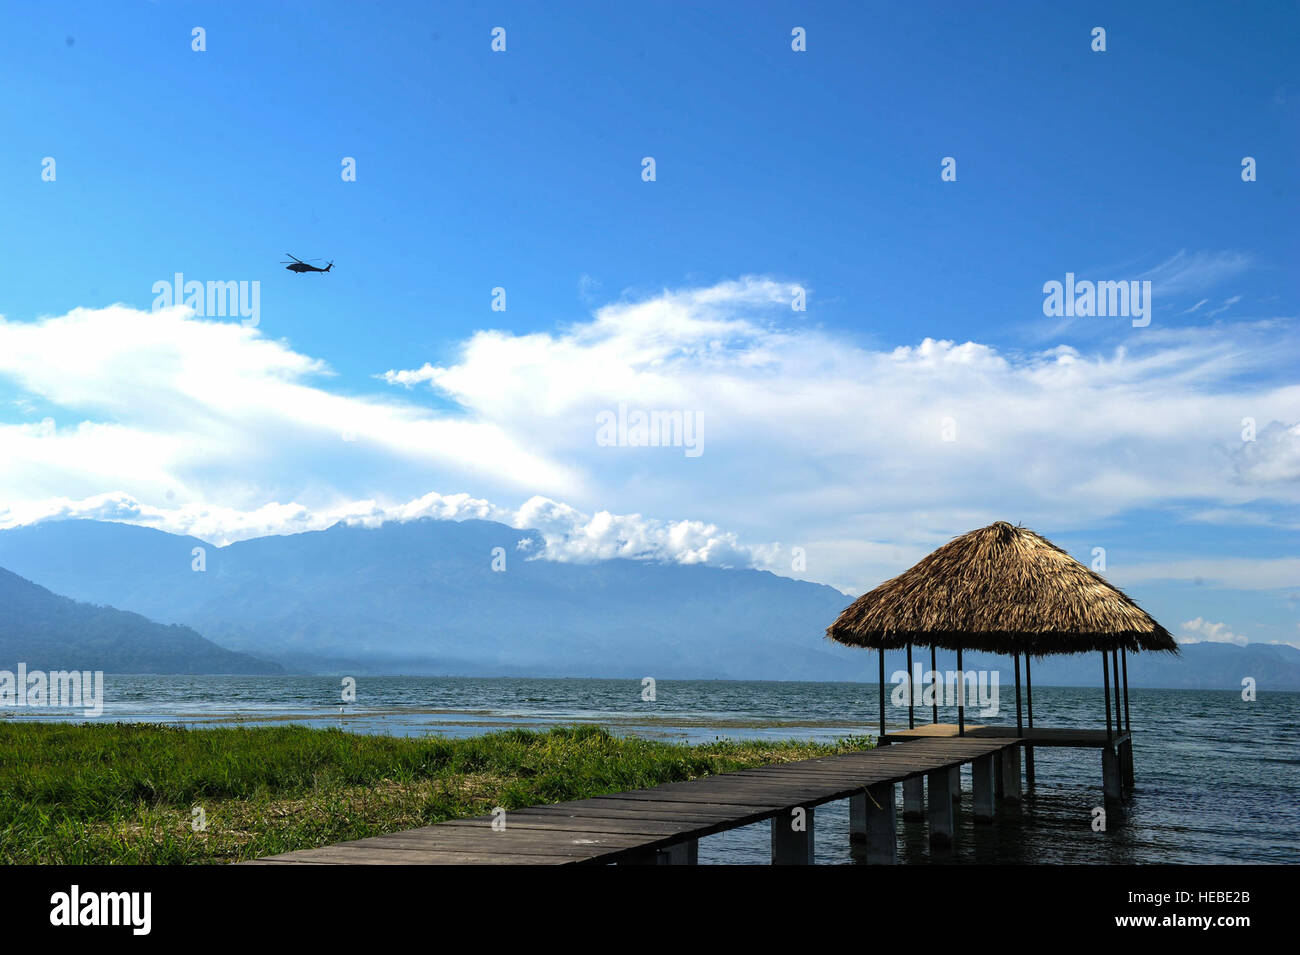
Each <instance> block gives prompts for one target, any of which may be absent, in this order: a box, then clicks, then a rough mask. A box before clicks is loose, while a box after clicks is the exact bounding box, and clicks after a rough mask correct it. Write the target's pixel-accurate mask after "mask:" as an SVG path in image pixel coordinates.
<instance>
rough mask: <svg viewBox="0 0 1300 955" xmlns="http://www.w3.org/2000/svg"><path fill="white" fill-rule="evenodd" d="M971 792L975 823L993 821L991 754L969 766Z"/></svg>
mask: <svg viewBox="0 0 1300 955" xmlns="http://www.w3.org/2000/svg"><path fill="white" fill-rule="evenodd" d="M970 773H971V784H972V785H971V792H972V794H973V799H972V803H973V807H974V811H975V821H976V822H992V821H993V754H992V753H990V754H989V755H988V756H981V757H979V759H977V760H975V761H974V762H973V763H971V764H970Z"/></svg>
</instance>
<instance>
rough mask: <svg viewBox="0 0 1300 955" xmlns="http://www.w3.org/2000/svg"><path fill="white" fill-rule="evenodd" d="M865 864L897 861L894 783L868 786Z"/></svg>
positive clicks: (890, 863)
mask: <svg viewBox="0 0 1300 955" xmlns="http://www.w3.org/2000/svg"><path fill="white" fill-rule="evenodd" d="M866 803H867V864H868V865H896V864H897V863H898V820H897V817H896V816H895V814H894V784H893V783H876V785H874V786H871V787H868V789H867V794H866Z"/></svg>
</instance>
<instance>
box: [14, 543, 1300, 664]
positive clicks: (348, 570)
mask: <svg viewBox="0 0 1300 955" xmlns="http://www.w3.org/2000/svg"><path fill="white" fill-rule="evenodd" d="M543 548H544V544H543V541H542V539H541V537H540V535H538V534H537V533H536V532H534V531H530V530H519V529H516V528H512V527H509V526H507V525H504V524H499V523H495V522H491V521H479V520H471V521H461V522H456V521H437V520H418V521H410V522H405V523H387V524H383V525H381V526H379V527H373V528H367V527H363V526H359V525H345V524H337V525H335V526H333V527H331V528H329V529H327V530H323V531H310V532H306V533H301V534H293V535H284V536H273V537H262V538H255V539H252V540H246V541H241V542H238V543H234V544H230V545H228V546H225V547H216V546H214V545H211V544H208V543H206V542H204V541H202V540H199V539H198V538H195V537H189V536H184V535H177V534H169V533H166V532H163V531H159V530H154V529H151V528H145V527H139V526H135V525H129V524H121V523H115V522H104V521H83V520H74V521H50V522H44V523H40V524H34V525H28V526H24V527H18V528H13V529H10V530H6V531H0V567H5V568H8V569H9V570H11V571H13V572H14V573H16V574H21V575H22V576H23V577H26V578H28V579H29V580H31V581H35V582H36V583H37V584H40V585H41V586H42V587H45V588H49V590H51V591H54V592H55V593H57V594H62V595H65V596H67V597H70V598H74V599H75V600H77V601H82V602H85V603H88V604H93V605H107V606H109V607H116V608H119V609H121V610H129V611H132V612H133V613H134V614H140V615H143V616H144V617H147V618H149V620H153V621H158V622H159V623H161V624H165V625H175V626H178V627H181V628H191V629H190V630H188V631H185V632H186V633H188V634H190V635H191V636H192V637H195V638H198V639H200V640H202V639H203V638H207V641H211V644H209V646H211V645H212V644H215V646H212V650H218V651H219V650H223V649H224V650H226V651H235V652H236V653H238V654H244V655H246V657H257V658H260V659H261V660H264V661H268V662H270V663H271V664H272V665H279V666H283V667H284V668H285V669H288V670H290V671H293V672H318V673H319V672H328V673H349V674H379V673H389V674H399V673H406V674H440V675H443V674H445V675H467V676H514V675H529V676H596V677H629V678H640V677H642V676H646V675H650V676H656V677H662V678H668V679H671V678H678V679H689V678H698V679H768V680H771V679H776V680H862V681H867V682H873V681H874V680H875V679H876V672H877V669H876V668H877V665H878V664H877V661H876V658H875V655H874V654H872V653H868V652H864V651H862V650H856V649H852V648H847V647H841V646H838V645H836V644H832V643H830V642H829V641H827V640H826V639H825V637H824V631H825V628H826V626H827V625H828V624H829V623H830V622H831V621H832V620H834V619H835V617H836V615H837V614H838V613H839V612H840V610H842V609H843V608H844V606H846V605H847V604H848V603H849V602H850V598H849V597H846V596H845V595H844V594H842V593H841V592H839V591H838V590H835V589H833V588H831V587H826V586H823V585H820V584H814V583H809V582H806V581H798V580H792V579H789V578H785V577H779V576H777V575H775V574H772V573H769V572H767V571H759V570H749V569H724V568H717V567H709V566H704V565H679V564H663V563H656V562H651V561H642V560H602V561H596V562H592V563H565V562H558V561H551V560H543V559H537V558H536V556H535V555H537V554H539V553H541V551H542V550H543ZM50 596H53V594H51V595H50ZM148 622H149V621H148V620H146V621H144V623H148ZM165 630H166V628H160V632H159V633H158V634H157V635H156V636H157V637H158V639H161V632H162V631H165ZM194 631H197V633H195V632H194ZM143 632H144V631H141V633H143ZM46 633H47V635H50V636H51V639H53V635H52V634H51V632H50V631H48V630H47V631H46ZM199 634H202V637H199ZM67 639H69V640H71V639H73V637H72V636H71V635H69V636H68V638H67ZM205 642H206V641H205ZM3 647H4V644H3V643H0V649H3ZM195 653H196V655H197V656H196V660H202V661H205V662H196V663H195V664H194V666H199V667H203V668H206V667H209V666H214V665H220V666H224V667H230V666H233V665H234V663H233V660H232V659H226V660H225V662H219V661H218V660H217V658H215V657H212V656H211V653H210V651H205V654H206V655H205V654H199V652H198V650H197V649H196V650H195ZM246 657H241V659H245V658H246ZM949 657H951V655H950V654H949V655H946V656H945V657H941V666H945V667H948V668H951V667H952V666H953V663H952V661H951V659H948V658H949ZM918 659H920V658H919V656H918ZM945 661H946V662H945ZM28 662H29V663H31V661H30V660H29V661H28ZM964 662H965V665H966V667H967V668H968V669H998V670H1001V671H1002V673H1003V677H1002V679H1003V680H1004V681H1006V680H1008V679H1009V678H1010V672H1009V661H1008V660H1007V658H1005V657H994V656H988V655H983V654H975V653H969V654H966V655H965V661H964ZM0 665H3V662H2V658H0ZM31 665H35V664H31ZM81 665H82V666H83V667H84V666H88V665H89V664H81ZM903 667H904V662H903V654H902V653H897V654H893V653H891V654H889V655H888V659H887V668H888V671H889V673H892V672H893V671H894V670H895V669H902V668H903ZM1099 669H1100V667H1099V661H1098V660H1097V659H1096V654H1083V655H1076V656H1067V657H1051V658H1047V659H1044V660H1042V661H1041V662H1035V664H1034V682H1035V683H1036V684H1040V685H1049V684H1054V685H1082V686H1096V685H1098V684H1099V683H1100V672H1099ZM119 672H124V671H121V670H120V669H119ZM137 672H139V671H137ZM144 672H157V671H153V670H146V671H144ZM174 672H194V670H193V669H192V668H191V669H185V670H178V671H174ZM209 672H211V671H209ZM220 672H250V671H244V670H239V671H232V670H229V669H223V670H221V671H220ZM887 675H888V674H887ZM1245 676H1250V677H1253V678H1254V679H1255V680H1256V681H1257V684H1258V686H1259V688H1260V689H1300V650H1296V649H1295V648H1293V647H1289V646H1276V645H1259V644H1255V645H1248V646H1244V647H1239V646H1235V645H1230V644H1193V645H1187V646H1184V647H1183V651H1182V653H1181V654H1180V655H1178V656H1174V655H1171V654H1140V655H1132V656H1130V658H1129V682H1130V685H1132V686H1163V687H1187V688H1201V687H1219V688H1225V689H1226V688H1240V685H1241V679H1242V678H1243V677H1245Z"/></svg>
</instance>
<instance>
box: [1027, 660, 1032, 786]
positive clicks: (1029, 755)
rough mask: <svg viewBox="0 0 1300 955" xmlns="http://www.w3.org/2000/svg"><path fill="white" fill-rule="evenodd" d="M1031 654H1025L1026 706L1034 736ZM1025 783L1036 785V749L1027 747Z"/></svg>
mask: <svg viewBox="0 0 1300 955" xmlns="http://www.w3.org/2000/svg"><path fill="white" fill-rule="evenodd" d="M1031 658H1032V655H1031V654H1028V653H1026V654H1025V706H1026V708H1027V710H1028V715H1029V733H1030V735H1031V736H1032V735H1033V730H1034V677H1033V672H1032V667H1031V666H1030V665H1029V661H1030V659H1031ZM1025 782H1027V783H1028V784H1029V785H1030V786H1032V785H1033V784H1034V747H1033V746H1029V745H1026V746H1025Z"/></svg>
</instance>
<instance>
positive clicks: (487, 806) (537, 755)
mask: <svg viewBox="0 0 1300 955" xmlns="http://www.w3.org/2000/svg"><path fill="white" fill-rule="evenodd" d="M868 745H869V743H868V740H867V739H866V738H864V737H846V738H844V739H841V740H838V741H836V742H835V743H830V744H825V743H814V742H810V741H802V742H801V741H797V740H789V741H783V742H768V741H734V740H721V741H718V742H715V743H706V744H702V745H698V746H687V745H682V744H675V743H664V742H660V741H654V740H646V739H637V738H630V737H618V736H613V735H611V734H610V733H609V732H608V731H607V730H605V729H603V728H601V727H596V726H575V727H565V728H558V729H552V730H550V731H549V732H533V731H528V730H506V731H503V732H497V733H490V734H486V735H483V736H475V737H471V738H468V739H442V738H433V737H422V738H407V737H393V736H370V735H360V734H352V733H345V732H342V731H340V730H337V729H311V728H308V727H304V726H260V727H222V728H214V729H181V728H176V727H170V726H160V725H156V724H139V723H136V724H127V723H116V724H91V723H85V724H79V725H73V724H64V723H0V863H5V864H15V863H26V864H31V863H61V864H105V863H127V864H130V863H137V864H212V863H225V862H237V861H241V860H245V859H252V858H255V857H257V856H262V855H267V854H270V853H276V852H288V851H291V850H293V849H308V848H314V847H316V846H321V845H328V844H330V843H334V842H341V841H343V840H346V839H359V838H362V837H364V836H371V835H378V834H380V833H385V832H394V831H397V830H399V829H409V828H413V827H416V826H423V825H428V824H430V823H434V822H441V821H443V820H445V819H453V818H460V817H464V816H475V815H483V814H486V813H489V812H491V811H492V809H493V807H495V806H503V807H505V808H506V809H507V810H509V809H520V808H523V807H524V806H530V805H536V804H538V803H547V802H560V801H563V800H568V799H582V798H586V797H588V796H597V795H602V794H607V793H612V792H620V791H623V790H627V789H638V788H641V787H645V786H655V785H659V784H661V783H667V782H675V781H678V780H683V779H693V778H695V777H698V776H705V775H709V774H712V773H720V772H731V771H733V770H738V769H745V768H748V767H750V766H759V765H767V764H772V763H782V762H791V761H793V760H799V759H811V758H813V757H816V756H824V755H827V754H830V753H837V752H847V751H850V750H856V749H863V748H865V747H867V746H868ZM196 809H199V810H202V815H203V819H204V821H205V823H206V828H204V829H202V830H201V831H196V830H195V827H194V824H193V823H194V820H195V815H196V814H195V812H194V810H196Z"/></svg>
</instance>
